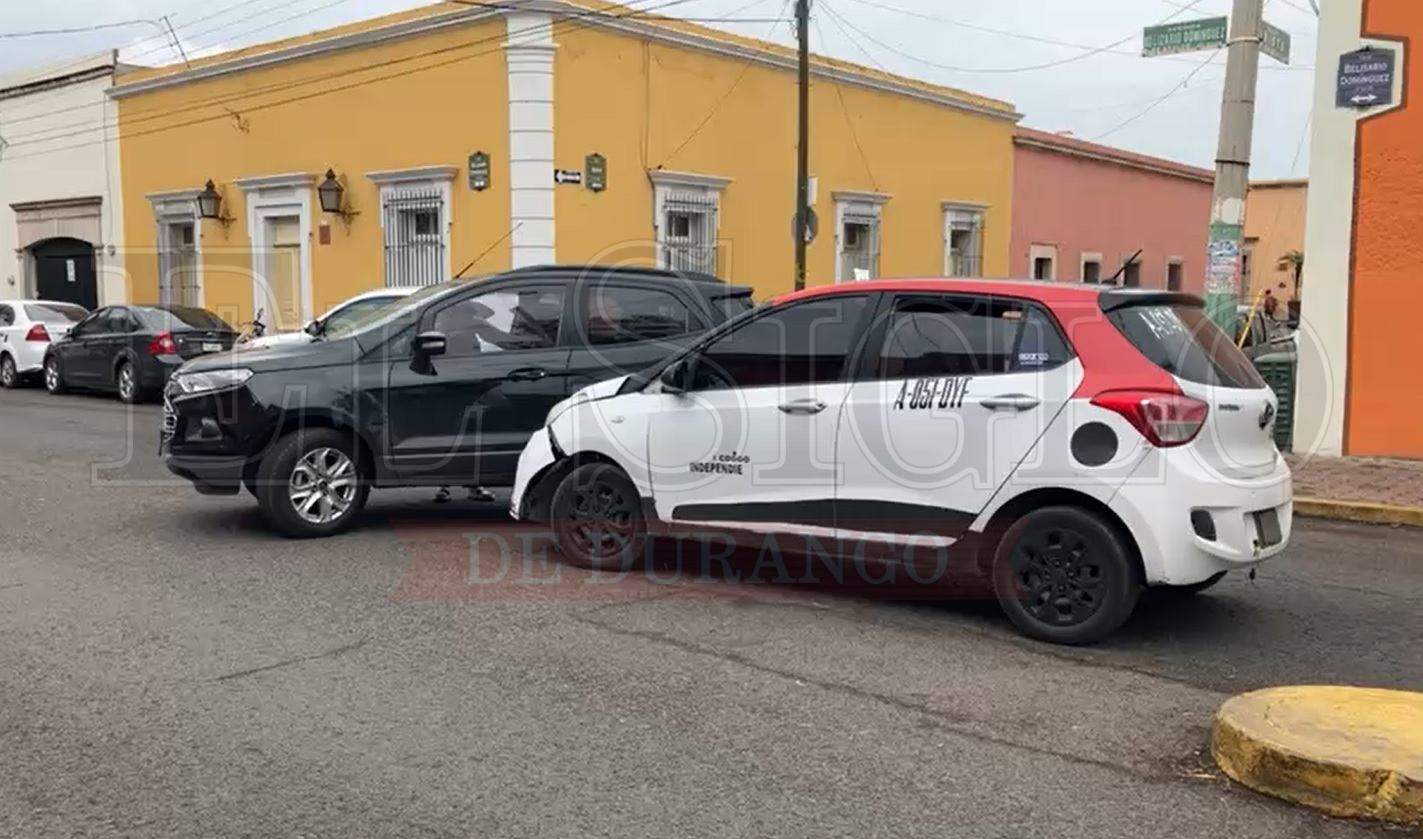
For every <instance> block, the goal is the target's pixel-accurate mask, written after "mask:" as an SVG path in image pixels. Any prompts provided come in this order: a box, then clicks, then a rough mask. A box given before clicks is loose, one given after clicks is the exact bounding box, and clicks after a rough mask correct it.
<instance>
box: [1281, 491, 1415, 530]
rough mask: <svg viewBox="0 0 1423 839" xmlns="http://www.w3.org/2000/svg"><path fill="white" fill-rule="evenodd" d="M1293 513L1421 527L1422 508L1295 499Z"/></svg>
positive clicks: (1369, 522) (1338, 519)
mask: <svg viewBox="0 0 1423 839" xmlns="http://www.w3.org/2000/svg"><path fill="white" fill-rule="evenodd" d="M1295 513H1296V514H1297V515H1301V516H1312V517H1314V518H1318V519H1334V520H1336V521H1356V522H1364V523H1366V524H1411V525H1415V526H1417V527H1423V507H1401V506H1398V505H1396V504H1371V503H1362V502H1358V501H1330V500H1327V499H1323V498H1295Z"/></svg>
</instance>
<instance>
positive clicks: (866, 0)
mask: <svg viewBox="0 0 1423 839" xmlns="http://www.w3.org/2000/svg"><path fill="white" fill-rule="evenodd" d="M850 2H851V3H855V4H856V5H860V6H865V7H866V8H871V9H880V10H882V11H886V12H892V13H894V14H898V15H904V16H905V17H911V18H917V19H919V20H925V21H930V22H933V23H942V24H944V25H946V26H956V27H959V28H961V29H969V30H972V31H974V32H983V33H986V34H989V35H999V36H1001V37H1004V38H1016V39H1018V40H1020V41H1031V42H1033V43H1037V44H1047V45H1049V46H1055V47H1065V48H1067V49H1075V50H1085V51H1086V53H1087V54H1086V55H1083V56H1080V58H1088V57H1091V56H1093V55H1099V54H1104V53H1105V54H1111V55H1124V56H1130V57H1132V58H1141V57H1142V55H1141V52H1140V51H1138V50H1129V49H1118V47H1119V46H1120V45H1122V44H1124V43H1126V42H1127V41H1130V40H1132V39H1133V38H1136V37H1137V35H1136V34H1133V35H1131V36H1129V37H1127V38H1124V39H1122V40H1120V41H1116V42H1115V43H1114V44H1109V45H1107V46H1106V47H1094V46H1091V45H1088V44H1076V43H1073V42H1071V41H1061V40H1058V39H1056V38H1046V37H1043V36H1040V35H1029V34H1027V33H1026V32H1013V31H1012V30H1008V29H995V28H994V27H991V26H983V25H981V24H977V23H968V22H967V21H961V20H954V19H952V18H946V17H940V16H938V15H931V14H928V13H926V12H919V11H915V10H913V9H904V8H900V7H898V6H891V5H889V4H887V3H882V2H879V0H850ZM1198 2H1204V0H1198ZM1172 5H1175V6H1176V7H1177V12H1176V13H1175V14H1172V15H1170V16H1168V17H1167V18H1166V19H1165V20H1163V21H1161V23H1169V22H1171V20H1172V18H1174V17H1176V15H1180V14H1184V13H1186V12H1188V11H1190V10H1192V9H1193V8H1195V6H1196V5H1197V4H1196V3H1189V4H1174V3H1173V4H1172ZM1154 60H1156V61H1176V62H1181V63H1192V61H1191V59H1189V58H1182V57H1180V56H1174V55H1163V56H1157V57H1156V58H1155V59H1154ZM1261 69H1270V70H1294V71H1302V70H1303V71H1312V70H1314V67H1313V66H1299V67H1277V66H1275V65H1263V66H1262V67H1261ZM974 72H985V73H987V72H1003V71H996V70H995V71H990V70H981V71H974Z"/></svg>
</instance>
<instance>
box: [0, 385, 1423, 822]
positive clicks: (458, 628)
mask: <svg viewBox="0 0 1423 839" xmlns="http://www.w3.org/2000/svg"><path fill="white" fill-rule="evenodd" d="M156 434H157V413H156V410H155V409H153V408H147V407H141V408H138V409H135V410H133V411H130V410H128V409H125V408H123V407H122V406H120V405H118V403H116V402H114V401H113V400H111V399H107V398H103V397H85V396H68V397H50V396H47V395H45V394H44V393H42V392H39V391H22V392H0V487H3V490H0V755H3V761H0V836H15V837H50V836H126V837H127V836H134V837H144V836H224V837H225V836H254V837H274V836H283V837H298V836H300V837H328V836H329V837H350V836H372V837H374V836H393V837H394V836H398V837H420V836H432V837H469V836H489V837H496V836H497V837H510V836H551V837H574V836H579V837H582V836H610V837H619V839H624V838H625V837H638V836H646V837H659V839H663V838H664V837H684V836H685V837H704V836H708V837H709V836H727V837H731V836H735V837H746V836H807V837H825V836H832V835H833V836H853V837H868V836H887V837H888V836H893V837H903V836H921V835H922V836H936V837H945V836H965V837H1005V839H1006V838H1007V837H1030V836H1031V837H1044V836H1050V837H1061V839H1067V837H1084V839H1104V837H1133V839H1135V837H1142V836H1151V837H1205V836H1210V837H1216V836H1220V837H1231V839H1242V838H1243V837H1271V839H1274V838H1275V837H1282V836H1301V837H1303V836H1310V837H1351V836H1366V835H1378V834H1379V833H1381V832H1382V830H1381V829H1380V828H1377V827H1371V826H1367V825H1358V824H1351V823H1344V822H1338V821H1333V820H1329V819H1326V818H1324V817H1322V816H1319V815H1316V814H1313V813H1311V812H1307V811H1303V810H1299V809H1295V808H1293V807H1291V806H1289V805H1285V804H1282V803H1278V802H1275V801H1273V800H1270V799H1266V798H1263V797H1260V796H1257V795H1255V794H1253V793H1250V792H1248V791H1245V790H1242V789H1239V788H1237V787H1235V786H1234V785H1232V784H1230V783H1229V782H1227V781H1225V780H1224V779H1223V778H1221V777H1220V776H1219V774H1218V773H1217V772H1216V771H1215V770H1214V768H1213V766H1212V765H1211V763H1210V760H1209V757H1208V755H1205V754H1203V749H1204V747H1205V742H1206V736H1207V726H1208V724H1209V721H1210V718H1211V714H1212V713H1213V711H1214V710H1215V708H1216V707H1217V706H1218V705H1219V703H1220V702H1222V701H1223V700H1224V699H1225V698H1226V697H1227V696H1229V695H1230V694H1232V693H1234V692H1238V691H1244V690H1249V689H1252V688H1258V687H1263V686H1267V685H1276V684H1284V683H1347V684H1361V685H1373V686H1385V687H1405V688H1413V689H1419V688H1420V687H1423V646H1420V644H1419V643H1418V639H1419V638H1420V637H1423V609H1420V608H1419V604H1420V602H1423V534H1419V533H1418V532H1412V531H1407V530H1395V529H1387V528H1368V527H1353V526H1338V525H1328V524H1322V523H1311V522H1306V523H1304V524H1303V525H1302V526H1301V527H1300V528H1299V529H1298V530H1297V531H1296V540H1295V545H1294V547H1293V548H1292V550H1291V551H1290V552H1289V553H1288V554H1287V556H1286V557H1285V558H1283V559H1282V560H1280V561H1277V562H1276V563H1274V564H1272V565H1270V566H1268V567H1266V568H1265V569H1263V570H1262V571H1261V572H1260V574H1259V577H1258V579H1256V580H1255V581H1253V582H1252V581H1249V580H1246V579H1240V580H1227V581H1226V582H1225V583H1222V585H1221V586H1219V587H1218V589H1217V590H1216V591H1214V592H1213V593H1211V594H1209V595H1206V596H1202V597H1199V598H1195V599H1194V600H1192V601H1189V602H1184V603H1172V602H1166V601H1160V602H1158V601H1155V600H1153V601H1152V602H1151V603H1150V604H1149V605H1148V607H1147V608H1145V609H1143V610H1141V613H1140V614H1139V617H1138V618H1136V619H1135V620H1134V621H1133V622H1132V623H1131V624H1129V626H1128V627H1127V629H1126V630H1125V631H1124V632H1123V633H1122V634H1121V635H1120V636H1119V637H1117V638H1116V639H1114V640H1113V641H1111V642H1110V643H1108V644H1105V645H1103V646H1100V647H1096V648H1092V649H1087V650H1069V649H1062V648H1054V647H1049V646H1044V645H1041V644H1037V643H1034V642H1031V641H1028V640H1025V639H1023V638H1021V637H1020V636H1018V635H1017V634H1016V633H1014V632H1013V631H1012V629H1011V627H1010V626H1009V625H1008V624H1007V623H1006V621H1005V620H1004V619H1003V618H1001V617H1000V616H999V615H998V613H997V611H996V609H994V608H992V607H991V606H988V605H984V604H971V603H970V604H962V603H960V604H942V603H927V602H918V603H915V602H897V601H879V602H870V601H865V600H858V599H853V598H847V597H843V596H835V595H827V594H825V593H824V592H817V591H806V590H801V589H791V588H787V587H783V586H782V587H768V586H759V587H758V586H746V585H730V584H727V583H697V582H695V581H694V580H688V579H682V580H679V581H677V582H675V583H673V584H667V585H663V584H659V583H656V582H653V581H650V580H648V579H647V578H646V577H645V576H643V575H640V574H639V575H633V576H631V577H629V578H627V579H626V580H624V581H622V582H621V583H618V584H616V585H613V584H602V585H591V584H589V580H588V578H587V575H586V574H584V575H581V576H580V573H581V572H579V573H575V572H573V569H567V568H563V567H562V566H560V565H558V564H556V563H553V564H551V566H548V567H545V566H539V565H531V566H529V567H530V568H531V569H532V575H531V578H532V579H540V578H547V577H548V576H550V575H552V574H555V573H558V574H561V575H562V576H561V577H560V580H559V582H558V583H556V584H547V583H521V582H519V581H518V579H516V578H518V577H520V576H521V574H522V573H528V572H520V571H518V570H517V568H518V566H519V564H520V563H519V562H517V557H515V560H516V561H515V562H514V566H515V568H516V570H513V571H511V572H510V573H509V575H507V577H506V578H505V580H504V582H503V583H502V584H501V585H497V586H486V585H483V584H481V583H478V582H477V581H476V582H475V583H471V582H470V581H469V580H468V575H469V565H470V561H469V557H470V551H471V548H470V545H471V544H472V543H474V544H479V545H495V546H496V547H495V548H492V550H495V551H496V554H495V557H496V558H497V551H498V548H497V545H498V540H497V539H494V538H493V536H490V535H489V534H493V535H500V534H502V536H503V538H504V539H505V542H506V543H508V544H510V545H511V546H512V547H513V548H514V549H517V548H518V547H519V545H520V541H519V539H518V535H517V534H516V533H515V532H514V531H513V529H512V528H511V524H510V523H509V521H508V519H507V516H506V514H505V513H504V512H503V511H501V510H499V509H498V508H497V507H496V506H494V505H478V504H472V503H468V502H456V503H452V504H450V505H441V506H437V505H435V504H432V503H431V502H430V500H429V494H428V493H423V492H421V493H385V494H381V493H377V494H376V495H375V496H374V503H373V506H372V508H371V509H370V511H369V512H368V514H367V517H366V520H365V521H364V522H363V524H362V526H361V527H360V528H359V529H357V530H356V531H354V532H352V533H350V534H348V535H345V536H342V537H339V538H335V539H330V540H325V541H318V542H290V541H286V540H283V539H281V538H278V537H276V536H274V535H272V534H270V533H269V532H268V531H267V530H265V529H264V527H263V525H262V522H261V519H260V518H259V516H258V515H257V514H256V510H255V507H254V505H253V503H252V501H251V499H249V498H248V497H246V496H245V495H243V496H241V497H234V498H217V499H214V498H203V497H200V496H197V495H196V494H194V493H193V492H192V491H191V490H189V489H187V488H186V487H185V486H183V485H180V484H175V483H173V482H172V481H170V479H169V476H168V475H167V473H166V472H165V471H164V470H163V468H162V466H161V464H160V463H159V462H158V461H157V458H156V456H155V446H156ZM463 534H473V535H471V536H468V537H467V536H465V535H463ZM531 544H532V543H531ZM479 550H483V548H480V549H479ZM480 555H481V556H484V554H480ZM511 556H512V554H511ZM496 564H497V563H496ZM481 567H484V564H483V563H481ZM481 573H483V572H481ZM490 574H491V575H493V574H495V572H490ZM511 581H512V582H511ZM589 592H592V593H591V594H590V593H589Z"/></svg>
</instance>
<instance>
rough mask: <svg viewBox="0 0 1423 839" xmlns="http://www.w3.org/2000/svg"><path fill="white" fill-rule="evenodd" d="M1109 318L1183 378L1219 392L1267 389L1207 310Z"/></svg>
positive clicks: (1165, 307) (1129, 312)
mask: <svg viewBox="0 0 1423 839" xmlns="http://www.w3.org/2000/svg"><path fill="white" fill-rule="evenodd" d="M1107 317H1108V319H1109V320H1110V321H1111V322H1112V324H1113V325H1114V326H1116V328H1117V330H1118V331H1119V332H1121V333H1122V335H1124V336H1126V339H1127V340H1128V341H1130V342H1131V344H1132V346H1134V347H1136V348H1137V349H1138V350H1141V353H1142V355H1144V356H1146V357H1147V358H1148V359H1149V360H1150V361H1151V363H1153V364H1155V365H1156V366H1157V367H1160V368H1161V369H1162V370H1165V371H1166V372H1168V373H1170V374H1171V375H1173V376H1176V377H1177V378H1181V379H1185V380H1186V381H1188V382H1195V383H1196V384H1202V385H1212V386H1215V387H1231V388H1241V389H1245V390H1259V389H1262V388H1264V387H1265V380H1264V379H1262V378H1260V373H1259V372H1258V371H1257V370H1256V369H1255V365H1254V364H1252V363H1251V362H1250V359H1249V358H1247V357H1246V356H1245V353H1243V352H1241V351H1240V349H1239V348H1238V347H1236V346H1235V342H1234V341H1232V340H1230V337H1229V336H1228V335H1226V334H1225V333H1224V332H1222V331H1220V328H1219V327H1217V326H1216V325H1215V324H1214V323H1213V322H1212V321H1211V319H1210V318H1209V317H1207V316H1206V312H1205V309H1203V308H1202V307H1201V306H1198V305H1192V304H1190V303H1159V304H1158V303H1153V304H1147V305H1140V306H1125V307H1123V308H1120V309H1115V310H1113V311H1111V312H1109V313H1108V315H1107Z"/></svg>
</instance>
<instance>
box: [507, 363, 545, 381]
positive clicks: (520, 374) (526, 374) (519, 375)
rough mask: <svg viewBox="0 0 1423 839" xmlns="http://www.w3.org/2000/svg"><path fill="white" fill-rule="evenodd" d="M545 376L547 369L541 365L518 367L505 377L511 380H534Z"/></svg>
mask: <svg viewBox="0 0 1423 839" xmlns="http://www.w3.org/2000/svg"><path fill="white" fill-rule="evenodd" d="M547 376H548V371H547V370H545V369H543V368H542V367H520V368H519V369H518V370H515V371H513V372H511V373H510V374H509V375H508V376H505V378H506V379H508V380H509V381H511V382H536V381H538V380H539V379H542V378H545V377H547Z"/></svg>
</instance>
